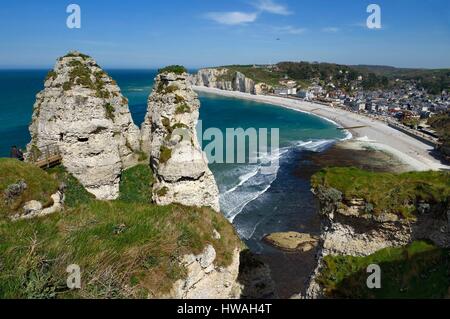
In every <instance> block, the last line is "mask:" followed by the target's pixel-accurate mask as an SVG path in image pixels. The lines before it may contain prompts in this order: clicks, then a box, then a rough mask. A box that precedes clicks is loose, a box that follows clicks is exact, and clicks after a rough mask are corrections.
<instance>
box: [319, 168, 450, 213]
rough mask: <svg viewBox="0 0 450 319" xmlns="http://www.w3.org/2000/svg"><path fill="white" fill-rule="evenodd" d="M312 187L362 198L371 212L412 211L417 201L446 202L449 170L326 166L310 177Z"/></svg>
mask: <svg viewBox="0 0 450 319" xmlns="http://www.w3.org/2000/svg"><path fill="white" fill-rule="evenodd" d="M312 186H313V188H317V187H319V186H324V187H327V188H334V189H337V190H338V191H340V192H342V194H343V197H344V200H347V201H351V200H352V199H363V200H365V201H366V202H367V203H370V204H371V205H372V206H373V213H375V214H381V213H394V214H399V213H400V214H402V215H404V216H405V217H406V216H409V215H410V213H415V204H417V203H418V202H420V201H425V202H427V203H431V204H436V203H441V204H443V205H444V206H445V205H448V201H449V198H450V173H449V172H409V173H403V174H393V173H375V172H369V171H364V170H361V169H357V168H352V167H350V168H327V169H324V170H322V171H320V172H319V173H317V174H315V175H314V176H313V177H312Z"/></svg>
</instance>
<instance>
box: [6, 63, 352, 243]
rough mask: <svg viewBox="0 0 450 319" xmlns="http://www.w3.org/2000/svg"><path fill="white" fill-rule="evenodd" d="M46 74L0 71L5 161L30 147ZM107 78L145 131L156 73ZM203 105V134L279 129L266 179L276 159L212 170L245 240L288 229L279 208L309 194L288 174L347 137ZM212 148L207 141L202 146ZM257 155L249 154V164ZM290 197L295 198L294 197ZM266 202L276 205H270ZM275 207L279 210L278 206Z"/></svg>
mask: <svg viewBox="0 0 450 319" xmlns="http://www.w3.org/2000/svg"><path fill="white" fill-rule="evenodd" d="M46 73H47V71H43V70H35V71H0V96H1V99H0V136H1V138H0V156H8V155H9V149H10V147H11V146H12V145H17V146H19V147H24V146H25V145H26V143H27V142H28V141H29V133H28V124H29V122H30V120H31V113H32V107H33V104H34V100H35V95H36V93H38V92H39V91H40V90H42V88H43V80H44V78H45V76H46ZM108 73H109V74H110V75H111V76H112V77H113V78H114V79H115V80H116V81H117V83H118V84H119V86H120V87H121V89H122V92H123V94H124V95H125V96H126V97H127V98H128V99H129V101H130V110H131V113H132V116H133V120H134V121H135V123H136V124H137V125H140V124H141V123H142V121H143V119H144V116H145V112H146V108H147V98H148V95H149V92H150V90H151V87H152V84H153V78H154V77H155V75H156V72H155V71H154V70H110V71H109V72H108ZM200 101H201V109H200V118H201V120H202V127H203V131H204V130H206V129H207V128H210V127H214V128H219V129H220V130H221V131H223V132H225V130H226V129H227V128H243V129H248V128H255V129H257V130H258V129H261V128H267V129H269V131H270V129H271V128H278V129H279V131H280V149H281V150H280V154H279V155H278V157H279V165H278V166H276V167H274V169H273V171H271V173H270V174H267V173H266V174H261V168H262V167H263V166H264V165H267V163H269V162H270V160H273V156H275V155H273V154H267V156H266V157H263V158H262V160H261V161H260V162H259V163H257V164H248V163H246V164H211V165H210V167H211V170H212V171H213V173H214V176H215V178H216V180H217V183H218V185H219V188H220V193H221V208H222V211H223V212H224V214H225V215H226V216H227V217H228V218H229V219H230V220H231V221H233V222H234V223H235V225H236V228H237V229H238V232H239V233H240V234H241V235H242V237H243V238H245V239H247V240H251V239H252V238H254V237H255V234H258V236H259V237H261V236H263V235H264V233H265V232H267V231H268V229H267V227H268V226H271V227H272V228H273V227H275V226H276V225H281V226H279V227H278V228H283V227H284V226H285V222H286V221H287V220H289V218H286V216H284V217H281V215H280V217H279V218H277V217H276V216H277V213H276V212H277V210H279V209H280V205H281V208H283V206H284V207H285V208H283V209H282V211H283V212H287V211H288V210H287V209H286V207H291V206H292V205H294V204H295V202H296V203H297V204H295V205H294V206H296V207H298V206H299V205H298V203H299V200H300V199H299V194H300V193H301V192H302V191H305V192H309V189H308V188H309V185H300V184H298V183H299V181H296V180H291V177H290V176H291V175H292V174H289V172H287V171H286V170H287V169H288V168H289V167H290V165H292V164H293V163H295V162H296V161H298V160H299V157H300V156H301V154H302V152H304V151H320V150H322V149H323V148H325V147H327V146H328V145H330V144H331V143H333V141H335V140H337V139H342V138H344V137H345V133H343V132H341V131H338V130H336V126H335V125H334V124H332V123H330V122H328V121H326V120H324V119H321V118H318V117H315V116H312V115H309V114H305V113H301V112H297V111H293V110H289V109H285V108H281V107H278V106H273V105H267V104H263V103H257V102H251V101H245V100H239V99H233V98H228V97H221V96H217V95H210V94H200ZM199 133H200V135H201V132H199ZM208 143H209V141H204V142H203V145H204V146H205V145H207V144H208ZM253 155H254V154H253ZM253 155H252V154H247V157H246V158H249V156H253ZM271 156H272V157H271ZM281 175H284V177H283V179H284V182H283V183H282V184H280V185H281V186H283V187H284V190H283V191H282V192H283V195H285V196H286V198H282V199H280V196H279V194H278V195H273V194H272V195H270V194H271V193H273V191H274V189H275V188H276V185H277V184H279V183H280V179H279V176H281ZM277 177H278V178H277ZM277 180H278V182H277ZM296 183H297V184H296ZM280 185H278V187H279V186H280ZM286 187H287V188H286ZM289 192H295V193H294V194H291V195H292V196H291V195H289V194H290V193H289ZM305 194H306V193H305ZM305 196H306V195H305ZM267 197H270V198H271V199H270V200H269V201H267ZM275 199H276V200H275ZM309 200H310V199H309ZM276 201H277V203H276V206H277V207H275V206H274V205H275V202H276ZM294 201H295V202H294ZM282 215H283V214H282ZM300 215H301V213H300ZM256 217H257V218H256ZM269 217H270V218H269ZM274 218H275V219H274ZM281 219H282V220H283V222H280V220H281ZM264 220H267V221H266V222H263V221H264ZM280 223H281V224H280ZM283 225H284V226H283ZM269 228H270V227H269ZM279 230H282V229H279Z"/></svg>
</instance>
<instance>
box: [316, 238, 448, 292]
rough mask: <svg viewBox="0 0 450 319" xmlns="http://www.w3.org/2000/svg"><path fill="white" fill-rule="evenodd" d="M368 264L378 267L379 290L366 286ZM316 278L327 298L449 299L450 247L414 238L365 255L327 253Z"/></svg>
mask: <svg viewBox="0 0 450 319" xmlns="http://www.w3.org/2000/svg"><path fill="white" fill-rule="evenodd" d="M371 264H376V265H379V266H380V268H381V271H382V279H381V289H368V288H367V285H366V281H367V276H368V274H367V267H368V266H369V265H371ZM317 281H318V282H319V283H320V284H321V285H322V286H323V287H324V292H325V295H326V297H328V298H356V299H367V298H409V299H410V298H421V299H422V298H445V297H447V298H448V297H450V249H443V248H439V247H436V246H434V245H433V244H431V243H428V242H424V241H416V242H413V243H412V244H410V245H408V246H404V247H396V248H386V249H383V250H380V251H378V252H376V253H374V254H372V255H370V256H367V257H352V256H326V257H324V260H323V268H322V270H321V274H320V276H319V277H318V279H317Z"/></svg>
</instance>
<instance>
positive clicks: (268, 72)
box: [222, 61, 450, 94]
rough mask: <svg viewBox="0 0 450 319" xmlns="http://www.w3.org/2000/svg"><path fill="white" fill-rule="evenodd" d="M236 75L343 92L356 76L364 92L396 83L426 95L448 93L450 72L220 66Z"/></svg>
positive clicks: (301, 65) (368, 67)
mask: <svg viewBox="0 0 450 319" xmlns="http://www.w3.org/2000/svg"><path fill="white" fill-rule="evenodd" d="M222 67H225V68H228V69H231V70H233V71H239V72H241V73H243V74H245V76H246V77H248V78H251V79H253V80H254V81H255V82H257V83H258V82H264V83H267V84H270V85H272V86H276V85H278V84H279V81H280V80H282V79H284V78H285V77H286V76H287V77H288V78H290V79H292V80H296V81H297V82H299V85H300V86H301V87H303V86H308V85H310V84H311V83H312V82H313V81H315V82H319V84H322V85H326V84H330V83H332V84H334V85H335V86H336V87H338V88H341V89H342V90H344V91H349V90H351V87H352V86H354V84H355V83H356V82H355V81H356V80H357V79H358V77H359V76H362V78H363V80H362V81H361V83H359V84H360V86H361V87H362V88H363V89H365V90H374V89H384V88H389V87H393V86H395V85H396V81H395V80H396V79H400V80H408V81H415V82H417V84H418V86H419V88H424V89H426V90H427V91H428V92H429V93H430V94H440V93H441V92H442V91H443V90H450V69H409V68H395V67H391V66H382V65H340V64H335V63H316V62H314V63H310V62H287V61H286V62H280V63H278V64H276V65H230V66H222Z"/></svg>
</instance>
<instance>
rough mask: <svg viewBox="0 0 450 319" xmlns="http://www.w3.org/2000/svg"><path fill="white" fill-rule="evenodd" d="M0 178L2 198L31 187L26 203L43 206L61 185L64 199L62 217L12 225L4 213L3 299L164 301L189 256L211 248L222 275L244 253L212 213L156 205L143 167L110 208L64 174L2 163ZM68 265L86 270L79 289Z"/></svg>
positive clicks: (131, 173) (130, 174) (128, 175)
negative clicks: (20, 186)
mask: <svg viewBox="0 0 450 319" xmlns="http://www.w3.org/2000/svg"><path fill="white" fill-rule="evenodd" d="M0 172H1V175H0V191H1V192H2V194H4V191H5V189H6V188H7V187H8V185H10V184H11V183H16V182H17V179H23V180H25V181H26V183H27V186H28V187H27V190H26V192H24V194H23V195H22V197H21V198H20V201H21V202H23V201H25V200H28V199H42V200H43V201H44V200H45V199H46V198H47V196H48V195H49V194H50V193H52V192H53V191H55V190H56V189H57V188H58V185H59V184H60V183H64V184H65V195H66V204H65V210H64V212H63V213H58V214H54V215H50V216H47V217H43V218H37V219H32V220H21V221H17V222H12V221H10V220H9V219H8V218H6V216H5V214H4V207H3V206H2V214H1V218H0V238H1V241H0V255H1V256H2V265H1V269H0V298H147V297H156V296H161V295H163V294H165V293H168V292H169V291H170V289H171V287H172V284H173V283H174V282H175V281H176V280H178V279H181V278H184V276H186V269H185V268H184V267H183V266H182V265H181V264H180V260H181V258H182V257H183V256H184V255H186V254H191V253H193V254H199V253H201V252H202V251H203V249H204V248H205V246H206V245H207V244H211V245H213V247H214V249H215V250H216V253H217V257H216V261H215V263H216V265H217V266H224V267H225V266H228V265H230V264H231V262H232V254H233V251H234V249H235V248H236V247H238V246H239V245H240V242H239V239H238V237H237V236H236V234H235V232H234V229H233V227H232V226H231V225H230V224H229V223H228V222H227V221H226V219H225V218H224V217H223V216H222V215H220V214H219V213H216V212H214V211H212V210H211V209H208V208H194V207H184V206H181V205H169V206H156V205H154V204H151V203H150V201H151V193H150V185H151V184H152V183H153V178H152V174H151V172H150V170H149V168H148V167H147V166H146V165H138V166H136V167H133V168H131V169H128V170H126V171H124V172H123V177H122V180H121V184H120V197H119V199H118V200H115V201H109V202H106V201H99V200H96V199H95V198H94V197H93V196H92V195H90V194H89V193H88V192H86V191H85V190H84V188H83V187H82V186H81V185H80V184H79V183H78V181H77V180H76V179H75V178H74V177H73V176H71V175H70V174H69V173H67V172H66V171H65V170H64V169H63V168H62V167H56V168H54V169H51V170H50V171H49V172H48V173H47V172H44V171H42V170H40V169H38V168H35V167H32V166H31V165H29V164H25V163H21V162H19V161H15V160H3V159H1V160H0ZM18 201H19V200H18ZM2 204H3V199H2ZM214 230H217V231H218V232H219V233H220V234H221V237H220V239H217V238H215V237H214ZM71 264H77V265H79V266H80V267H81V271H82V287H81V289H77V290H69V289H68V288H67V285H66V279H67V276H68V274H67V273H66V268H67V266H68V265H71Z"/></svg>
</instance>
